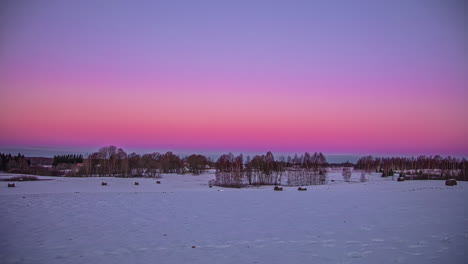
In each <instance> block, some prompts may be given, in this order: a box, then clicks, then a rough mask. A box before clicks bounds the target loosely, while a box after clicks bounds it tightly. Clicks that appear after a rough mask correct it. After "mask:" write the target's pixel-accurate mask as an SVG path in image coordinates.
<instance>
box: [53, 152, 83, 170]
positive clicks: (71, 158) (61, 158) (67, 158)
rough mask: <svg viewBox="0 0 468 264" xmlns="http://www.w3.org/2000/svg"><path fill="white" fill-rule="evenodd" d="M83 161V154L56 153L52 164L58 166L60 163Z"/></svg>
mask: <svg viewBox="0 0 468 264" xmlns="http://www.w3.org/2000/svg"><path fill="white" fill-rule="evenodd" d="M77 163H83V155H81V154H80V155H76V154H69V155H56V156H54V160H53V161H52V166H54V167H57V165H59V164H77Z"/></svg>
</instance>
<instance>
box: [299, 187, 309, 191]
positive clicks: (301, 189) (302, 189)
mask: <svg viewBox="0 0 468 264" xmlns="http://www.w3.org/2000/svg"><path fill="white" fill-rule="evenodd" d="M297 190H298V191H307V188H306V187H299V188H297Z"/></svg>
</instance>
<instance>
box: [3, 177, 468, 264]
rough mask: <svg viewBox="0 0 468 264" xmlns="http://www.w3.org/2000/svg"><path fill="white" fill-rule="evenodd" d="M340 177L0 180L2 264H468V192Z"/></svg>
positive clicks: (464, 187)
mask: <svg viewBox="0 0 468 264" xmlns="http://www.w3.org/2000/svg"><path fill="white" fill-rule="evenodd" d="M5 176H8V175H0V177H5ZM330 176H331V178H332V179H336V181H335V182H330V183H329V184H328V185H324V186H311V187H308V191H306V192H299V191H297V189H296V188H292V187H286V188H284V189H285V190H284V191H283V192H274V191H273V190H272V187H271V186H267V187H260V188H245V189H227V188H219V187H213V188H208V185H207V182H208V180H209V179H212V178H213V177H214V176H213V174H212V173H208V174H204V175H200V176H192V175H163V178H162V179H161V182H162V184H156V180H154V179H121V178H60V177H41V178H42V179H52V180H49V181H36V182H16V186H17V187H16V188H7V182H0V184H1V186H0V212H1V213H0V263H5V264H6V263H47V264H53V263H61V264H62V263H284V264H286V263H467V261H468V260H467V259H468V258H467V257H468V256H467V255H468V209H467V208H468V205H467V202H468V183H466V182H459V183H458V186H455V187H446V186H445V185H444V182H442V181H405V182H397V181H396V179H395V181H392V180H391V178H385V179H383V178H381V177H379V176H378V175H377V174H373V175H372V176H371V177H370V179H369V182H367V183H360V182H358V181H357V179H358V178H359V173H354V174H353V177H352V180H354V181H355V182H351V183H346V182H343V181H341V175H340V174H339V172H338V171H337V172H335V173H331V175H330ZM102 181H106V182H107V183H108V186H101V182H102ZM134 181H138V182H139V183H140V185H139V186H134V185H133V182H134Z"/></svg>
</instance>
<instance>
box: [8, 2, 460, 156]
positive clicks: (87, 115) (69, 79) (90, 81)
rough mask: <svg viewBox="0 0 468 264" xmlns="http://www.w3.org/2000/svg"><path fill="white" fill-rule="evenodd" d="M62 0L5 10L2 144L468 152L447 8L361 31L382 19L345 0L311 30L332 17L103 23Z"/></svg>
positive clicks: (456, 43) (456, 48)
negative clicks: (336, 16) (19, 11)
mask: <svg viewBox="0 0 468 264" xmlns="http://www.w3.org/2000/svg"><path fill="white" fill-rule="evenodd" d="M83 2H86V1H83ZM422 2H424V1H422ZM86 3H87V4H88V5H90V6H87V7H86V8H92V2H89V3H88V2H86ZM56 5H57V6H53V5H52V6H50V7H48V8H49V9H47V8H46V9H44V10H39V9H35V8H34V7H33V5H31V6H30V7H29V8H30V9H31V10H30V11H34V12H33V14H35V16H33V17H32V18H30V19H29V20H28V19H27V18H24V17H20V16H19V15H18V17H17V16H14V13H12V14H11V15H10V16H9V18H10V19H11V20H12V21H13V20H16V19H19V20H21V19H23V20H21V21H22V23H21V26H18V28H15V27H13V26H10V27H11V28H9V30H10V31H12V32H13V33H14V34H13V35H12V38H11V39H10V40H8V41H6V42H5V43H3V44H0V86H1V93H2V96H1V97H0V104H1V105H2V109H4V111H3V113H4V114H2V115H1V116H0V123H1V129H0V146H2V145H3V146H7V145H10V146H11V145H17V146H27V145H49V146H96V147H99V146H102V145H107V144H113V145H119V146H131V147H148V148H159V147H170V148H174V149H189V148H190V149H200V150H230V149H233V150H245V151H256V150H261V151H264V150H274V151H306V150H307V151H323V152H329V153H432V154H435V153H440V154H456V155H468V139H467V135H468V118H467V113H468V106H467V105H468V104H467V103H466V100H467V98H468V91H467V90H468V87H467V83H468V75H467V74H466V73H467V72H468V71H467V70H468V66H467V63H466V58H467V53H466V52H465V50H464V49H463V48H462V47H463V44H464V42H466V38H464V37H466V34H465V35H461V34H462V33H460V32H459V31H457V29H458V28H457V24H456V23H455V22H454V21H452V20H450V19H449V18H448V15H446V14H445V15H443V14H439V13H437V12H435V11H428V10H426V12H428V13H427V14H426V17H424V16H423V15H420V17H419V18H418V19H420V21H423V22H421V23H422V25H420V28H413V29H406V30H405V29H402V30H401V32H400V31H395V32H393V30H392V29H393V28H395V30H396V28H399V25H398V26H397V25H394V24H392V23H393V22H392V23H390V22H389V24H388V25H387V24H385V23H384V24H382V25H380V26H382V27H385V26H387V28H388V27H390V29H389V32H388V36H383V35H380V34H381V33H379V30H380V29H379V28H376V29H374V30H375V32H374V31H372V32H361V31H360V29H359V28H360V27H362V24H360V23H364V25H367V24H366V23H369V24H371V23H372V21H367V20H365V19H364V18H363V20H362V21H358V22H355V23H356V25H355V27H356V28H355V29H352V30H351V32H353V33H354V35H350V32H349V28H348V29H347V28H346V27H348V26H349V25H348V23H349V21H348V19H350V20H352V21H354V20H353V19H352V18H354V15H349V14H348V13H347V11H346V10H345V9H343V10H341V9H340V10H337V11H336V12H342V16H341V18H340V19H341V20H337V21H334V22H333V23H335V24H333V25H331V26H330V27H331V28H330V29H329V32H328V33H329V35H327V34H325V35H323V39H321V38H318V39H317V37H316V36H315V35H313V34H312V35H311V36H310V37H307V36H305V37H304V34H306V33H308V32H309V31H308V30H310V31H312V32H313V31H314V30H316V31H317V32H318V31H320V32H321V31H322V30H323V28H319V27H318V26H317V28H315V29H314V28H311V29H307V30H305V29H302V28H298V27H297V26H298V25H301V23H306V22H307V21H306V20H307V19H309V18H308V16H307V14H306V13H304V14H302V13H300V14H298V15H299V16H301V15H302V16H303V17H302V18H303V19H305V20H304V21H306V22H304V21H302V20H301V21H296V22H297V24H296V22H295V20H293V22H285V21H290V20H285V21H279V22H278V21H276V20H275V21H273V22H271V23H272V24H274V25H275V26H276V28H277V31H278V32H276V31H275V32H270V31H269V30H270V29H269V26H271V25H263V24H262V23H263V22H261V20H259V21H257V20H256V18H255V16H252V17H246V18H245V19H246V21H244V22H239V23H240V24H239V25H237V24H232V23H233V22H234V21H237V20H235V19H234V18H233V17H230V16H227V18H225V20H221V22H220V25H211V21H209V19H208V21H205V20H203V19H201V18H200V17H198V16H199V15H197V14H191V15H190V16H193V20H190V19H189V18H187V19H188V20H189V22H190V23H191V22H193V23H195V25H194V26H193V27H192V26H191V24H190V23H189V24H186V23H185V22H187V21H185V22H184V21H176V20H177V18H178V16H177V15H180V14H174V16H175V18H171V17H169V18H165V19H166V20H164V21H163V22H161V21H159V22H160V23H161V24H160V25H159V24H155V25H153V26H148V25H147V24H144V23H143V22H129V23H130V24H129V25H128V26H129V27H130V28H137V29H138V30H140V31H141V32H140V33H138V32H139V31H138V30H137V31H136V33H135V31H134V30H128V29H127V28H126V26H124V24H119V23H120V22H119V20H118V19H116V18H115V17H101V14H99V15H97V14H95V16H93V17H92V18H90V19H91V20H93V21H94V23H96V24H90V25H81V24H79V23H77V22H76V21H75V20H73V18H74V17H72V18H71V20H70V21H68V20H67V21H65V22H64V25H60V24H57V23H56V22H57V21H62V20H60V19H63V17H61V16H60V15H57V14H62V15H63V14H65V13H66V12H67V10H66V9H67V8H66V7H65V6H63V5H61V4H59V3H56ZM166 5H167V6H166ZM325 5H326V4H324V8H325ZM163 6H164V7H165V8H169V9H171V8H172V6H171V5H170V4H169V3H164V5H163ZM283 7H284V6H283ZM397 7H398V6H397ZM397 7H395V6H393V8H397ZM115 8H117V10H114V11H115V12H117V13H118V14H122V15H128V16H129V19H130V17H132V16H133V15H136V14H137V13H138V12H136V13H135V14H134V13H132V11H127V9H126V8H125V6H120V7H118V6H117V7H115ZM216 8H221V9H222V7H219V6H217V7H216ZM281 8H282V7H278V10H280V9H281ZM405 8H407V7H405ZM414 8H415V9H414V10H415V12H416V11H417V12H419V11H420V10H419V9H418V8H416V7H414ZM447 8H449V7H447ZM450 8H454V7H450ZM397 9H398V8H397ZM171 10H172V9H171ZM259 10H261V9H259ZM278 10H273V11H272V12H279V11H278ZM185 11H186V12H189V13H190V12H191V11H190V9H187V10H185ZM61 12H62V13H61ZM212 12H214V11H212ZM239 12H241V13H242V11H239ZM294 12H298V11H297V10H295V11H294ZM380 12H383V13H382V14H381V15H382V16H383V17H384V18H386V17H387V18H390V17H392V15H393V14H386V13H385V12H386V11H384V10H380ZM395 12H398V10H396V11H395ZM421 12H422V11H421ZM176 13H177V12H176ZM182 13H183V14H184V16H186V15H187V14H186V13H184V12H182ZM51 14H53V15H51ZM209 14H210V15H211V13H209ZM256 14H257V13H256ZM48 15H51V17H52V18H50V17H49V16H48ZM244 15H245V14H244ZM258 15H260V16H262V14H258ZM294 15H296V14H294ZM72 16H77V17H79V15H72ZM141 16H142V17H143V18H144V17H146V16H147V17H146V18H147V19H151V17H152V16H150V14H146V13H144V14H141ZM200 16H201V15H200ZM247 16H248V15H247ZM20 18H21V19H20ZM197 19H198V20H197ZM217 19H219V18H217ZM265 19H268V18H265ZM319 19H322V20H323V21H324V22H323V23H328V22H325V21H328V18H327V17H321V18H319ZM368 19H371V18H368ZM401 19H402V21H403V22H401V23H408V25H413V24H411V23H412V22H414V21H413V20H412V17H411V16H410V15H408V17H403V18H401ZM431 19H435V20H437V21H438V23H439V24H438V27H439V28H433V27H431V25H429V24H430V23H432V22H430V21H431ZM143 20H144V19H143ZM454 20H455V19H454ZM62 22H63V21H62ZM101 22H102V23H103V24H104V25H101V24H100V23H101ZM159 22H158V23H159ZM107 23H110V24H107ZM155 23H156V22H155ZM197 23H198V24H197ZM205 23H208V24H205ZM236 23H237V22H236ZM284 23H292V24H291V25H289V26H290V27H289V28H288V27H286V28H283V24H284ZM307 23H308V22H307ZM314 23H317V21H314ZM353 23H354V22H353ZM382 23H383V22H382ZM424 23H428V25H424ZM94 25H96V27H100V26H102V27H104V28H106V29H107V30H109V31H104V32H105V33H103V35H99V34H100V31H95V30H94ZM351 26H352V25H351ZM413 26H414V25H413ZM107 27H110V28H107ZM114 27H115V28H114ZM426 27H427V28H426ZM71 28H73V30H71ZM291 28H292V29H293V30H292V31H291ZM428 28H430V29H428ZM45 29H46V30H45ZM166 29H167V30H166ZM168 29H171V30H173V31H168ZM40 30H42V31H40ZM44 30H45V31H44ZM96 30H97V29H96ZM112 30H115V31H116V32H113V31H112ZM251 30H253V31H255V32H257V33H256V34H253V35H252V34H247V33H248V32H249V31H251ZM369 30H372V29H369ZM413 30H414V31H413ZM418 30H419V31H418ZM120 31H122V32H120ZM224 31H226V32H224ZM38 32H44V34H43V35H38ZM213 32H217V34H214V33H213ZM259 32H260V33H259ZM414 32H420V33H419V34H420V36H419V37H420V39H419V38H415V37H414V36H413V34H414ZM286 33H288V34H289V35H288V34H286ZM322 33H323V32H322ZM3 34H5V33H3ZM122 34H124V35H123V36H124V37H122ZM317 34H318V33H317ZM392 34H393V35H392ZM286 36H287V37H286ZM320 36H322V35H320ZM372 36H373V37H374V39H372ZM62 37H63V38H62ZM82 38H83V39H82ZM84 38H91V40H89V39H86V40H85V39H84ZM132 38H133V39H134V41H131V39H132ZM179 38H180V39H179ZM368 38H371V39H368ZM118 40H122V42H118ZM88 41H90V43H88ZM115 41H117V42H115ZM426 41H428V42H427V43H426ZM187 43H190V44H187ZM341 43H347V44H341ZM314 49H317V50H318V51H315V50H314ZM435 51H437V52H435ZM5 110H6V114H5Z"/></svg>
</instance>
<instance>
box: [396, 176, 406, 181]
mask: <svg viewBox="0 0 468 264" xmlns="http://www.w3.org/2000/svg"><path fill="white" fill-rule="evenodd" d="M397 181H405V177H403V176H400V177H398V179H397Z"/></svg>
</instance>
